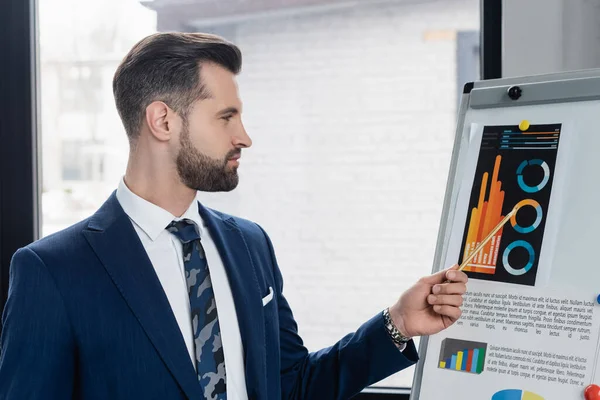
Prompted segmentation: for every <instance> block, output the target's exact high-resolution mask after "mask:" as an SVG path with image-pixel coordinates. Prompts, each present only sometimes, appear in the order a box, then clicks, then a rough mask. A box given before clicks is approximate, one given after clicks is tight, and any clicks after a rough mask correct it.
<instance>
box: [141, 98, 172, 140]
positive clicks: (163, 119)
mask: <svg viewBox="0 0 600 400" xmlns="http://www.w3.org/2000/svg"><path fill="white" fill-rule="evenodd" d="M146 124H147V125H148V129H149V131H150V133H151V134H152V136H154V138H156V139H157V140H159V141H161V142H166V141H169V140H170V139H171V138H172V137H173V135H174V134H175V133H176V132H177V131H178V129H179V125H180V122H179V121H178V116H177V113H175V112H174V111H173V110H172V109H171V108H170V107H169V106H168V105H166V104H165V103H164V102H162V101H154V102H152V103H150V104H149V105H148V107H146Z"/></svg>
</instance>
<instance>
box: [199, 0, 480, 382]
mask: <svg viewBox="0 0 600 400" xmlns="http://www.w3.org/2000/svg"><path fill="white" fill-rule="evenodd" d="M403 3H404V4H403ZM478 3H479V2H478V1H477V0H445V1H420V2H414V3H410V4H409V3H408V2H398V3H396V4H394V3H389V4H387V5H382V4H378V5H377V6H375V7H371V8H369V7H367V6H363V7H360V8H356V9H354V10H346V11H337V12H331V13H327V14H317V15H307V16H298V17H289V18H286V19H277V20H275V19H272V20H264V21H253V22H248V23H245V24H240V25H238V26H237V27H236V30H235V31H236V33H235V36H234V37H231V38H230V39H232V40H234V41H235V42H236V43H237V44H238V45H239V46H240V47H241V49H242V51H243V54H244V67H243V72H242V75H241V76H240V79H239V81H240V87H241V95H242V99H243V101H244V104H245V112H244V115H245V122H246V126H247V129H248V131H249V133H250V135H251V136H252V138H253V140H254V147H253V148H252V149H250V150H248V151H246V152H245V154H244V155H243V158H242V167H241V170H240V174H241V183H240V187H239V188H238V190H236V191H234V192H232V193H228V194H216V195H206V196H205V197H206V203H207V204H208V205H210V206H213V207H215V208H219V209H221V210H223V211H225V212H230V213H233V214H236V215H240V216H243V217H246V218H249V219H252V220H254V221H256V222H258V223H260V224H261V225H262V226H263V227H264V228H265V229H266V230H267V232H268V233H269V235H270V236H271V239H272V240H273V243H274V245H275V250H276V253H277V256H278V259H279V264H280V267H281V269H282V271H283V274H284V279H285V283H286V289H285V293H286V295H287V297H288V299H289V301H290V303H291V305H292V308H293V311H294V313H295V316H296V318H297V320H298V323H299V326H300V333H301V335H302V337H303V339H304V340H305V343H306V345H307V346H308V348H309V349H311V350H317V349H320V348H322V347H325V346H328V345H331V344H333V343H334V342H335V341H337V340H338V339H339V338H341V337H342V336H343V335H345V334H346V333H348V332H351V331H354V330H355V329H356V328H357V327H358V326H359V325H360V324H361V323H362V322H363V321H366V320H367V319H369V318H370V317H371V316H373V315H374V314H375V313H378V312H380V310H382V309H383V308H384V307H385V306H388V305H391V304H392V303H393V302H395V301H396V299H397V297H398V296H399V294H400V293H401V292H402V291H403V290H405V289H406V288H407V287H408V286H410V285H411V284H412V283H413V282H414V281H415V280H416V279H418V277H420V276H422V275H424V274H428V273H429V271H430V270H431V265H432V259H433V252H434V249H435V241H436V235H437V229H438V224H439V218H440V212H441V207H442V201H443V196H444V189H445V182H446V177H447V168H448V164H449V160H450V152H451V148H452V141H453V134H454V128H455V117H454V114H455V108H456V107H455V101H456V100H455V99H456V43H455V41H454V40H453V39H452V37H447V36H444V35H442V38H441V39H440V38H438V39H437V40H436V39H430V40H426V39H425V34H426V33H427V32H428V31H438V30H450V31H454V30H477V29H478V23H479V5H478ZM412 374H413V369H410V370H408V371H405V372H403V373H400V374H398V375H397V376H394V377H392V378H390V379H388V380H385V381H384V382H382V384H385V385H394V386H410V385H411V383H412Z"/></svg>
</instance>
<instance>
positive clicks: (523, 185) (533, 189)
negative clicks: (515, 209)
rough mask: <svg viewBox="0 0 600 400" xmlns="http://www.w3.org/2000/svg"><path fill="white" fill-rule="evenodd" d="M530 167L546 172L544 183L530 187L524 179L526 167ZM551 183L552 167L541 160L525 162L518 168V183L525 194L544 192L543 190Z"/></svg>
mask: <svg viewBox="0 0 600 400" xmlns="http://www.w3.org/2000/svg"><path fill="white" fill-rule="evenodd" d="M528 166H538V167H541V168H542V170H543V172H544V177H543V178H542V181H541V182H540V183H538V184H537V185H534V186H530V185H528V184H526V183H525V180H524V179H523V171H524V170H525V167H528ZM549 181H550V166H549V165H548V164H547V163H546V161H544V160H540V159H537V158H536V159H533V160H525V161H523V162H522V163H521V164H520V165H519V168H517V182H518V183H519V187H520V188H521V189H522V190H523V191H524V192H525V193H537V192H539V191H540V190H542V189H543V188H545V187H546V185H547V184H548V182H549Z"/></svg>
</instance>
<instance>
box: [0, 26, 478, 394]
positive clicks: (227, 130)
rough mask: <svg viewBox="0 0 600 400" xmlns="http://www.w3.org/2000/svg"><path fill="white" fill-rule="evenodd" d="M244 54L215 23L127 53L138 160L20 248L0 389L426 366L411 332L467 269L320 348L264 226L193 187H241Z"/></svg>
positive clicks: (356, 376)
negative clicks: (67, 220)
mask: <svg viewBox="0 0 600 400" xmlns="http://www.w3.org/2000/svg"><path fill="white" fill-rule="evenodd" d="M240 67H241V54H240V51H239V49H238V48H237V47H236V46H234V45H232V44H231V43H228V42H226V41H224V40H223V39H221V38H219V37H216V36H212V35H204V34H178V33H161V34H155V35H152V36H149V37H147V38H145V39H143V40H142V41H141V42H140V43H138V44H137V45H136V46H135V47H134V48H133V49H132V50H131V51H130V52H129V54H128V55H127V56H126V57H125V59H124V60H123V62H122V63H121V65H120V66H119V68H118V69H117V71H116V74H115V77H114V81H113V89H114V95H115V100H116V106H117V109H118V111H119V114H120V116H121V118H122V120H123V124H124V126H125V130H126V132H127V135H128V137H129V141H130V157H129V163H128V166H127V171H126V173H125V176H124V178H123V180H122V181H121V182H120V185H119V187H118V189H117V190H116V191H115V193H113V195H112V196H111V197H110V198H109V199H108V200H107V201H106V202H105V203H104V205H103V206H102V207H101V208H100V209H99V210H98V211H97V212H96V213H95V214H94V215H93V216H92V217H90V218H89V219H86V220H85V221H82V222H80V223H78V224H76V225H74V226H72V227H70V228H68V229H66V230H64V231H62V232H60V233H57V234H55V235H52V236H49V237H46V238H44V239H42V240H39V241H37V242H35V243H33V244H31V245H29V246H27V247H25V248H23V249H20V250H19V251H17V253H16V254H15V255H14V257H13V260H12V264H11V269H10V289H9V295H8V301H7V304H6V308H5V311H4V314H3V332H2V340H1V342H0V343H1V353H0V399H2V400H5V399H10V400H13V399H14V400H25V399H44V400H47V399H57V400H60V399H85V400H95V399H111V400H131V399H144V400H148V399H160V400H169V399H190V400H192V399H193V400H196V399H218V400H223V399H229V400H240V399H241V400H246V399H265V400H267V399H268V400H273V399H348V398H350V397H352V396H353V395H354V394H356V393H358V392H359V391H360V390H361V389H363V388H364V387H366V386H368V385H370V384H372V383H374V382H377V381H379V380H381V379H383V378H385V377H386V376H388V375H391V374H393V373H394V372H396V371H399V370H401V369H403V368H406V367H408V366H410V365H412V364H414V363H415V362H416V361H417V353H416V350H415V347H414V344H413V342H412V341H411V337H414V336H418V335H430V334H434V333H437V332H439V331H441V330H443V329H445V328H447V327H448V326H449V325H451V324H452V323H454V322H455V321H456V320H457V319H458V318H459V317H460V313H461V311H460V306H461V304H462V295H463V294H464V293H465V290H466V283H467V277H466V275H465V274H464V273H462V272H459V271H456V270H455V269H456V268H455V267H454V268H451V269H449V270H446V271H443V272H440V273H438V274H435V275H432V276H429V277H425V278H423V279H421V280H420V281H419V282H418V283H416V284H415V285H414V286H413V287H411V288H410V289H409V290H408V291H407V292H405V293H404V294H403V295H402V296H401V297H400V299H399V300H398V302H397V303H396V304H394V305H393V306H391V307H390V308H388V309H386V310H384V311H383V312H380V313H378V314H377V315H375V316H374V317H373V318H372V319H371V320H369V321H367V322H366V323H364V324H363V325H362V326H361V327H359V328H358V329H357V331H356V332H354V333H351V334H349V335H347V336H346V337H344V338H343V339H341V340H340V341H339V342H338V343H336V344H334V345H333V346H332V347H329V348H327V349H323V350H320V351H318V352H315V353H309V352H308V351H307V349H306V348H305V347H304V346H303V344H302V340H301V338H300V337H299V336H298V333H297V326H296V323H295V321H294V318H293V316H292V311H291V309H290V306H289V305H288V303H287V301H286V299H285V297H284V295H283V281H282V276H281V273H280V270H279V267H278V266H277V261H276V259H275V253H274V251H273V246H272V244H271V241H270V240H269V237H268V236H267V234H266V233H265V232H264V231H263V230H262V228H261V227H260V226H258V225H257V224H255V223H253V222H250V221H247V220H244V219H241V218H236V217H232V216H229V215H225V214H223V213H220V212H218V211H215V210H211V209H208V208H206V207H204V206H203V205H202V204H200V203H199V202H198V201H197V200H196V194H197V191H229V190H233V189H234V188H235V187H236V185H237V183H238V175H237V169H238V166H239V158H240V155H241V151H242V149H245V148H248V147H250V145H251V140H250V138H249V137H248V135H247V134H246V131H245V130H244V127H243V125H242V120H241V112H242V106H241V101H240V99H239V96H238V90H237V85H236V81H235V76H236V75H237V74H238V72H239V70H240Z"/></svg>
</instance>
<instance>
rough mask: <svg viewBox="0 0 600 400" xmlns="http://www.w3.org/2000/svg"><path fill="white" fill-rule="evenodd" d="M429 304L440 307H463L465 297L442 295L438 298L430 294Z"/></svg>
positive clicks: (428, 297)
mask: <svg viewBox="0 0 600 400" xmlns="http://www.w3.org/2000/svg"><path fill="white" fill-rule="evenodd" d="M427 302H428V303H429V304H430V305H432V306H433V305H440V306H445V305H448V306H454V307H460V306H462V305H463V297H462V296H460V295H440V296H436V295H434V294H430V295H429V296H427Z"/></svg>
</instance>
